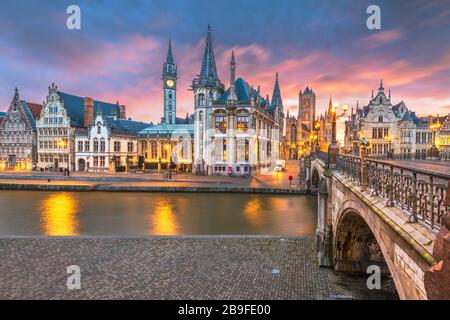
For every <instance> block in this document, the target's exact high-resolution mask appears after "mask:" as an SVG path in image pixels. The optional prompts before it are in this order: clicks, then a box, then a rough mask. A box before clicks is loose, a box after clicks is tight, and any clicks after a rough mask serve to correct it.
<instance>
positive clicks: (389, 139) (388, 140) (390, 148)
mask: <svg viewBox="0 0 450 320" xmlns="http://www.w3.org/2000/svg"><path fill="white" fill-rule="evenodd" d="M384 140H386V141H387V142H389V150H388V152H387V158H388V159H393V155H394V152H393V150H392V140H393V138H392V136H391V135H387V136H385V137H384Z"/></svg>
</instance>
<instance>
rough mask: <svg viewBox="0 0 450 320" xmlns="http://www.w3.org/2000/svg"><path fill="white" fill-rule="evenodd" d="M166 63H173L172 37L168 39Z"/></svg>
mask: <svg viewBox="0 0 450 320" xmlns="http://www.w3.org/2000/svg"><path fill="white" fill-rule="evenodd" d="M166 63H168V64H174V63H173V54H172V39H169V49H168V50H167V58H166Z"/></svg>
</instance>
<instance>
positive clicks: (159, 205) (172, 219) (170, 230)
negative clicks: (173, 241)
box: [149, 197, 179, 236]
mask: <svg viewBox="0 0 450 320" xmlns="http://www.w3.org/2000/svg"><path fill="white" fill-rule="evenodd" d="M173 210H174V209H173V205H172V203H170V202H169V201H168V199H167V198H165V197H160V198H157V199H156V201H155V206H154V212H150V221H151V230H150V232H149V234H152V235H157V236H165V235H178V234H179V226H178V223H177V217H176V215H175V214H174V212H173Z"/></svg>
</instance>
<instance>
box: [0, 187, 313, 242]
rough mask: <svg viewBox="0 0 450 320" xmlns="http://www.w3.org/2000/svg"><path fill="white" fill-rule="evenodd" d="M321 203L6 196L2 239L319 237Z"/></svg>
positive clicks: (166, 196) (2, 196)
mask: <svg viewBox="0 0 450 320" xmlns="http://www.w3.org/2000/svg"><path fill="white" fill-rule="evenodd" d="M316 220H317V218H316V199H315V197H310V196H294V195H264V194H257V195H250V194H226V193H159V194H157V193H107V192H105V193H103V192H38V191H36V192H34V191H1V192H0V236H32V235H47V236H79V235H88V236H105V235H106V236H144V235H170V236H173V235H292V236H309V237H312V236H314V232H315V225H316Z"/></svg>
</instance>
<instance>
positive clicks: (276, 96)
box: [272, 72, 283, 106]
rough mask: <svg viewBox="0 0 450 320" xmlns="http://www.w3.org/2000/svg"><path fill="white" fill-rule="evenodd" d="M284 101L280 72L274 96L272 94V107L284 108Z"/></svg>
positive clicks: (276, 78)
mask: <svg viewBox="0 0 450 320" xmlns="http://www.w3.org/2000/svg"><path fill="white" fill-rule="evenodd" d="M282 105H283V100H282V99H281V91H280V85H279V83H278V72H277V73H276V76H275V86H274V88H273V94H272V106H282Z"/></svg>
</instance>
